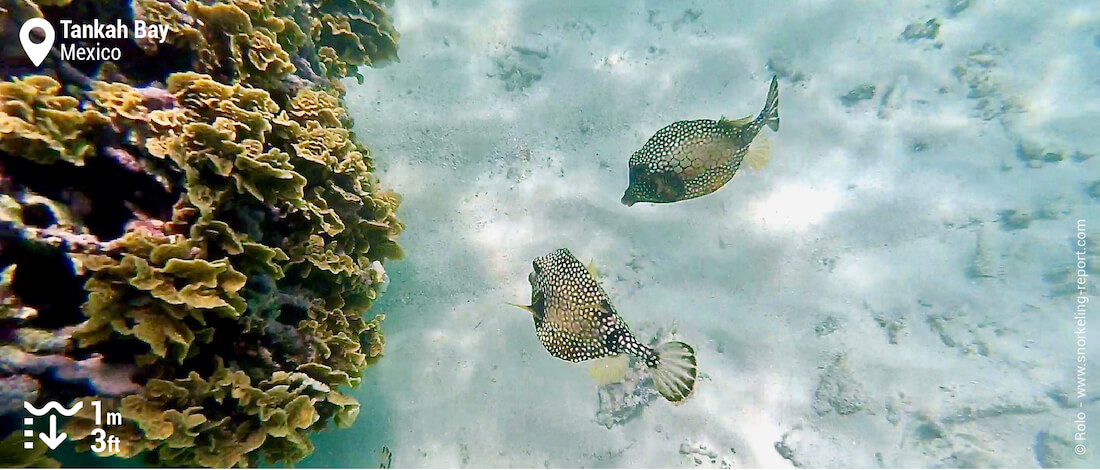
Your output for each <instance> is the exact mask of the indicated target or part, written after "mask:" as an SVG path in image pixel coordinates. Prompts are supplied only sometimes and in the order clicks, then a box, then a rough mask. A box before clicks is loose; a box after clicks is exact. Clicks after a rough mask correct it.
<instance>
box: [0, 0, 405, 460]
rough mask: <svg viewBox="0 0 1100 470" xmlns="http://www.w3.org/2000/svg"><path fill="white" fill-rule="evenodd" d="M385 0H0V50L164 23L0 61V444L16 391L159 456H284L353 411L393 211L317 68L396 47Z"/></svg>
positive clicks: (78, 431) (378, 320)
mask: <svg viewBox="0 0 1100 470" xmlns="http://www.w3.org/2000/svg"><path fill="white" fill-rule="evenodd" d="M390 4H391V2H389V1H385V0H380V1H373V0H229V1H221V0H218V1H215V0H187V1H184V0H132V1H130V2H128V3H127V2H80V4H77V3H76V2H73V3H70V2H68V1H65V0H51V1H46V0H39V1H30V0H2V1H0V36H3V37H0V42H3V43H4V44H13V43H14V44H18V41H17V38H15V37H14V34H15V31H18V30H19V28H18V25H20V24H22V23H23V22H24V21H26V20H28V19H30V18H34V17H44V18H46V19H48V20H50V21H53V22H54V24H57V22H56V20H58V19H60V18H72V19H74V21H76V22H79V21H82V20H85V19H86V20H89V21H90V20H91V19H92V18H97V19H99V20H100V21H105V22H106V21H115V20H119V21H122V22H123V23H127V24H129V23H132V22H133V21H135V20H142V21H145V22H147V23H153V24H166V25H169V28H168V33H167V37H166V38H165V40H164V41H163V42H161V41H158V40H156V39H155V38H132V37H131V38H121V39H114V40H110V41H106V42H105V43H104V44H103V45H102V46H103V47H113V48H117V49H118V50H119V51H120V53H121V55H122V57H123V59H122V60H118V61H114V62H109V61H95V60H90V61H72V62H67V61H63V60H60V57H59V55H58V54H57V50H56V47H57V46H55V51H54V53H53V54H51V56H50V57H47V58H46V60H45V62H44V63H42V64H41V66H39V67H35V66H33V65H32V64H31V63H30V61H29V60H27V61H26V62H25V63H22V62H21V61H17V62H19V63H17V64H15V65H13V66H10V67H9V66H7V65H5V66H3V67H2V68H0V390H3V392H2V393H0V439H3V440H2V441H0V447H3V448H5V449H7V448H13V449H14V448H21V447H22V440H21V438H20V437H21V435H22V433H14V432H13V431H15V430H17V429H21V427H20V426H21V425H22V420H21V418H22V416H23V413H22V402H23V401H28V402H31V403H35V404H37V405H38V406H41V405H42V404H44V403H47V402H49V401H55V400H56V401H59V402H61V403H62V404H66V405H69V404H73V403H76V402H77V401H84V402H85V403H86V404H88V406H84V407H82V409H81V410H80V411H79V412H78V413H77V414H76V415H75V416H74V417H72V418H70V419H69V420H68V422H67V424H66V428H65V429H66V431H67V432H68V433H69V434H70V436H71V438H72V439H76V440H78V444H77V447H78V449H85V450H86V449H88V448H89V447H90V444H91V442H92V431H93V429H95V428H96V427H97V426H96V424H95V423H94V415H93V414H92V413H93V411H92V410H93V409H94V407H93V406H91V405H90V402H92V401H99V402H100V406H101V407H102V408H103V409H108V410H117V411H120V412H121V413H122V417H123V421H122V424H121V425H118V426H115V427H112V428H111V429H110V432H111V433H112V434H113V435H115V436H118V437H119V438H120V439H121V443H120V450H119V452H117V453H115V454H113V455H117V456H121V457H134V456H138V455H139V454H140V455H142V456H143V457H144V458H145V461H146V462H147V463H150V464H155V465H170V466H216V467H227V466H242V467H244V466H257V465H260V464H263V463H265V462H266V463H280V462H282V463H294V462H297V461H299V460H301V459H302V458H304V457H306V456H308V455H309V454H310V453H311V452H312V451H313V447H312V444H311V442H310V437H309V435H310V433H312V432H316V431H319V430H321V429H324V428H325V427H326V426H328V425H329V424H330V423H335V424H336V425H337V426H339V427H346V426H349V425H351V423H352V422H354V421H355V419H356V417H357V416H358V414H359V406H360V405H359V403H358V402H357V401H356V400H355V399H354V398H352V397H351V396H349V395H348V394H347V393H348V390H349V389H350V388H351V387H355V386H356V385H358V384H359V382H360V380H361V378H362V375H363V373H364V370H365V369H366V368H367V367H368V366H369V365H370V364H372V363H373V362H374V361H376V360H377V359H378V358H380V357H381V355H382V353H383V349H384V345H385V339H384V336H383V334H382V329H381V325H382V320H383V319H384V316H383V315H380V314H379V315H374V316H373V317H369V318H368V317H365V316H364V315H365V314H366V312H367V310H368V309H369V308H370V307H371V305H372V303H373V302H374V301H375V300H376V299H377V298H378V296H379V294H381V293H382V292H383V291H384V290H385V287H386V285H387V283H388V277H387V276H386V273H385V269H384V268H383V263H384V262H385V261H386V260H389V259H394V258H398V257H400V256H401V250H400V248H399V247H398V245H397V243H396V238H397V236H398V234H399V233H400V232H401V231H402V229H403V225H402V223H401V222H400V221H399V220H398V219H397V217H396V215H395V211H396V209H397V205H398V204H399V202H400V198H399V197H398V195H397V194H395V193H393V192H392V191H388V190H386V189H384V188H383V187H382V186H381V185H380V183H379V181H378V179H377V178H376V177H375V176H374V167H373V160H372V156H371V154H370V151H369V150H368V149H367V148H366V147H365V146H363V145H362V144H361V143H360V142H359V141H358V140H357V139H356V136H355V135H354V134H353V133H352V132H351V131H350V129H351V127H352V121H351V119H350V118H349V116H348V114H347V111H346V109H345V107H344V103H343V94H344V89H343V87H342V85H341V83H340V81H339V80H340V79H342V78H345V77H349V76H353V77H357V78H360V79H361V78H362V77H361V75H359V73H358V71H357V67H358V66H360V65H368V66H378V65H382V64H385V63H387V62H390V61H394V60H396V59H397V56H396V40H397V33H396V32H395V31H394V30H393V25H392V22H391V21H390V18H389V16H388V15H387V14H386V11H385V8H386V7H388V6H390ZM11 39H16V40H15V42H10V41H8V40H11ZM72 41H76V43H77V44H78V45H80V44H82V43H81V42H80V40H72ZM4 47H7V46H4ZM0 52H3V53H4V54H6V55H10V54H9V52H11V51H10V50H9V49H5V50H3V51H0ZM19 58H20V59H22V58H23V57H22V56H19ZM43 448H44V446H43V445H42V444H41V443H38V444H37V447H36V448H35V449H36V450H35V451H34V452H22V451H20V452H18V455H16V453H11V455H10V456H9V453H8V452H6V451H5V452H4V455H5V457H3V458H0V463H4V464H7V465H6V466H21V465H48V464H50V463H51V460H50V458H49V457H48V453H46V452H45V451H43V450H42V449H43ZM6 459H16V460H13V461H11V462H7V461H5V460H6Z"/></svg>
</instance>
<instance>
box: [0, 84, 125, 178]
mask: <svg viewBox="0 0 1100 470" xmlns="http://www.w3.org/2000/svg"><path fill="white" fill-rule="evenodd" d="M60 91H61V84H59V83H58V82H57V80H54V79H53V78H50V77H47V76H41V75H39V76H30V77H27V78H25V79H19V78H16V79H15V80H13V81H11V82H0V150H2V151H5V152H8V153H10V154H18V155H20V156H22V157H24V158H27V159H30V160H34V161H36V162H39V163H53V162H54V161H57V160H64V161H67V162H70V163H74V164H77V165H82V164H83V163H84V159H85V158H86V157H87V156H88V155H90V154H91V153H93V152H95V148H94V147H93V144H92V139H93V137H92V136H93V135H95V133H96V131H97V128H98V127H99V126H101V125H103V124H105V123H106V120H105V119H104V117H103V115H101V114H99V113H98V112H96V111H90V110H82V109H81V106H80V100H78V99H76V98H74V97H72V96H66V95H60V94H59V92H60Z"/></svg>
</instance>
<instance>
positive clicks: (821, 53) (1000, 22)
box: [302, 0, 1100, 467]
mask: <svg viewBox="0 0 1100 470" xmlns="http://www.w3.org/2000/svg"><path fill="white" fill-rule="evenodd" d="M394 15H395V22H396V23H395V24H396V27H397V29H398V30H399V31H400V32H401V34H402V37H401V62H400V63H398V64H393V65H391V66H389V67H387V68H383V69H380V70H371V71H369V73H367V74H366V80H365V83H363V84H362V85H358V84H355V83H350V82H349V84H348V98H349V107H350V110H351V113H352V115H353V117H354V118H355V119H356V131H357V133H358V134H359V136H360V137H361V138H362V139H363V140H364V141H366V142H367V143H368V144H369V145H370V146H371V147H372V148H373V149H374V154H375V156H376V158H377V160H378V165H379V174H380V177H381V178H382V180H383V181H384V182H385V183H386V184H387V185H390V186H392V187H393V188H395V189H396V190H397V191H398V192H400V193H401V194H402V195H403V197H404V203H403V205H402V207H401V217H402V219H403V220H405V221H407V224H408V230H407V232H406V233H405V234H404V235H403V238H402V245H403V247H404V248H405V251H406V253H407V258H406V259H405V260H403V261H399V262H393V263H390V264H388V265H387V270H388V273H389V276H390V279H391V281H392V284H391V287H390V289H389V291H388V292H387V293H386V295H385V296H384V297H383V299H382V301H381V302H380V303H379V304H378V305H377V306H376V307H375V308H376V309H377V310H378V311H382V312H385V313H386V315H387V321H386V334H387V350H386V357H385V358H384V360H383V361H381V362H380V363H379V364H378V365H377V366H375V367H374V368H372V369H371V370H370V371H369V373H368V374H367V377H366V378H365V380H364V382H363V385H362V387H361V389H359V390H358V391H356V396H357V397H358V398H359V399H360V400H361V402H362V403H363V410H362V413H361V415H360V417H359V421H358V422H357V423H356V424H355V426H354V427H353V428H352V429H350V430H345V431H332V432H328V433H324V434H322V435H320V436H319V437H318V438H317V440H316V444H317V451H316V453H315V454H314V455H313V456H312V457H310V458H309V459H308V460H306V461H304V462H303V463H302V465H304V466H315V465H316V466H360V465H366V466H371V465H374V464H375V462H378V460H379V458H380V457H379V453H380V450H381V449H382V447H383V446H385V447H388V449H390V450H391V451H392V452H393V465H395V466H402V467H403V466H410V467H423V466H429V467H432V466H443V467H458V466H474V467H485V466H488V467H497V466H522V467H541V466H550V467H557V466H570V467H605V466H609V467H617V466H642V467H648V466H668V467H699V466H701V467H741V466H764V467H773V466H774V467H787V466H790V465H801V466H826V467H835V466H840V467H850V466H858V467H872V466H901V467H910V466H921V467H928V466H947V467H973V466H1016V467H1035V466H1041V465H1043V466H1096V465H1100V460H1098V457H1096V455H1097V454H1096V452H1095V450H1092V446H1093V445H1095V444H1094V442H1095V439H1096V438H1095V436H1096V434H1095V431H1094V430H1093V426H1094V425H1093V424H1092V421H1091V420H1093V419H1095V418H1092V417H1093V416H1100V407H1098V405H1097V397H1100V395H1097V393H1096V392H1095V391H1094V390H1093V388H1092V387H1091V386H1090V385H1088V381H1087V377H1088V375H1089V374H1088V372H1087V369H1086V372H1085V373H1084V377H1085V378H1086V381H1085V385H1084V388H1083V389H1081V390H1080V396H1079V389H1078V383H1077V379H1076V377H1077V375H1078V369H1077V366H1078V364H1084V365H1086V366H1087V365H1088V364H1090V362H1088V360H1094V359H1095V358H1096V353H1095V351H1096V348H1095V347H1092V346H1091V345H1088V346H1086V347H1085V348H1084V349H1083V350H1081V351H1078V350H1077V347H1078V344H1077V340H1078V336H1079V335H1077V334H1076V333H1075V331H1076V329H1077V328H1078V325H1077V319H1075V317H1074V314H1075V311H1076V310H1075V309H1076V308H1077V305H1078V294H1079V292H1078V291H1077V290H1076V286H1077V285H1078V284H1076V283H1077V282H1078V279H1082V281H1081V282H1082V283H1083V284H1081V285H1082V286H1083V287H1084V289H1085V290H1084V291H1082V292H1084V293H1086V294H1091V295H1095V287H1096V283H1095V280H1094V279H1095V278H1094V277H1079V276H1078V272H1077V269H1078V268H1077V262H1078V257H1079V256H1078V255H1077V254H1075V252H1076V251H1078V245H1077V243H1078V240H1085V241H1084V243H1085V244H1086V245H1087V247H1088V249H1089V250H1091V247H1092V246H1093V244H1094V243H1095V242H1093V240H1096V239H1098V237H1097V234H1098V233H1100V232H1097V229H1096V227H1097V226H1100V208H1098V205H1097V203H1098V201H1100V194H1098V191H1100V190H1098V189H1097V185H1098V184H1100V183H1097V182H1098V181H1100V167H1098V165H1100V159H1097V158H1095V155H1096V154H1097V152H1098V151H1100V145H1098V144H1100V137H1098V136H1100V134H1098V133H1096V132H1095V130H1094V129H1095V125H1094V122H1095V118H1096V116H1097V115H1098V112H1100V93H1098V92H1100V81H1098V80H1097V78H1096V77H1097V76H1100V74H1098V71H1100V44H1098V42H1097V41H1098V39H1097V38H1098V37H1100V36H1098V35H1100V8H1097V5H1096V4H1093V3H1087V2H1070V1H1067V2H1049V3H1047V4H1044V6H1043V8H1041V9H1036V8H1035V4H1033V3H1030V2H989V1H981V0H977V1H970V2H965V1H951V2H948V1H933V2H909V1H907V2H890V3H889V4H887V3H884V2H883V3H880V2H813V1H798V2H785V3H782V4H776V3H747V2H738V3H728V2H717V1H715V2H706V1H698V2H685V3H679V2H678V3H675V4H669V3H664V2H624V3H611V2H560V3H559V2H554V3H551V2H513V1H497V2H447V1H439V2H431V3H430V2H427V1H423V2H417V1H409V2H400V3H398V4H397V5H396V6H395V8H394ZM772 75H777V76H778V77H779V90H780V105H779V114H780V116H781V118H782V126H781V128H780V130H779V131H778V132H776V133H770V132H769V134H768V138H769V139H770V140H771V161H770V162H769V163H768V165H767V166H766V167H764V168H763V169H761V170H759V171H747V170H742V171H741V172H739V173H738V174H737V176H736V177H734V179H733V180H732V182H730V183H729V184H727V185H726V186H725V187H723V188H721V189H719V190H718V191H716V192H714V193H713V194H710V195H707V196H704V197H701V198H698V199H693V200H690V201H684V202H678V203H674V204H645V203H639V204H636V205H634V206H633V207H626V206H623V205H622V204H620V202H619V199H620V198H621V196H622V194H623V190H624V189H625V187H626V183H627V180H628V173H627V161H628V159H629V157H630V155H631V154H632V153H633V152H634V151H636V150H638V149H639V148H641V146H642V145H643V144H644V143H645V142H646V140H647V139H648V138H649V137H650V136H651V135H653V133H655V132H656V131H657V130H659V129H661V128H662V127H664V126H665V125H668V124H670V123H672V122H675V121H679V120H687V119H718V118H720V117H723V116H724V117H728V118H740V117H742V116H746V115H753V116H755V115H756V113H757V112H759V110H760V106H761V105H762V104H763V100H764V97H765V94H766V93H767V84H768V80H769V79H770V78H771V77H772ZM766 132H768V131H766ZM1079 221H1080V222H1079ZM562 247H565V248H569V249H570V250H571V251H572V252H573V253H574V254H575V255H576V256H577V258H579V259H580V260H581V261H582V262H585V263H587V262H589V261H591V262H592V263H593V265H594V266H595V268H596V270H597V272H598V273H599V276H598V277H599V279H600V282H601V284H602V286H603V288H604V289H605V290H606V291H607V292H608V295H609V297H610V299H611V301H612V303H613V304H614V305H615V307H616V309H617V310H618V312H619V314H620V315H621V316H622V318H623V319H624V320H625V321H626V322H627V323H628V324H629V325H630V327H631V329H632V330H633V331H634V333H635V335H636V336H637V337H638V338H639V339H640V340H641V341H642V342H645V343H648V344H656V343H657V342H659V341H662V340H666V339H677V340H681V341H684V342H687V343H689V344H692V345H693V346H694V348H695V350H696V352H697V355H698V361H699V371H700V378H699V382H698V385H697V389H696V391H695V394H694V395H693V396H692V397H690V398H689V399H688V400H686V401H685V402H684V403H683V404H681V405H678V406H673V405H671V404H670V403H668V402H666V401H664V400H662V399H660V398H659V397H657V396H656V394H655V393H653V391H652V384H651V383H650V382H648V381H645V380H644V377H645V373H646V372H645V370H644V367H640V366H638V367H637V368H636V370H635V371H634V372H631V375H630V376H629V377H631V381H629V382H628V383H627V384H626V385H614V386H608V387H604V388H600V387H598V386H597V384H596V383H595V382H594V381H593V380H592V378H590V377H589V374H588V367H587V366H586V365H584V364H582V365H573V364H570V363H567V362H565V361H562V360H559V359H556V358H554V357H551V356H550V355H549V354H548V353H547V351H546V350H545V349H544V348H543V347H542V346H541V345H540V343H539V342H538V339H537V338H536V336H535V334H534V331H533V325H532V320H531V318H530V314H529V313H526V312H524V311H523V310H519V309H516V308H513V307H511V306H509V305H507V304H506V303H508V302H513V303H523V304H526V303H527V302H528V300H529V299H530V295H531V294H530V285H529V284H528V273H529V272H530V271H531V261H532V260H533V259H534V258H535V257H537V256H542V255H545V254H547V253H549V252H550V251H552V250H554V249H557V248H562ZM1080 258H1081V259H1082V260H1084V262H1085V264H1086V267H1085V268H1084V269H1085V274H1088V275H1090V276H1095V275H1096V270H1095V267H1094V266H1096V265H1097V262H1100V259H1098V258H1097V257H1096V256H1095V255H1093V254H1092V252H1091V251H1088V252H1087V254H1084V255H1081V256H1080ZM1090 305H1095V303H1094V304H1090ZM1088 308H1089V309H1091V308H1092V307H1091V306H1090V307H1088ZM1086 318H1087V315H1086ZM1079 355H1080V356H1081V357H1082V358H1083V359H1082V360H1085V361H1086V362H1083V363H1079V362H1078V360H1079V359H1078V356H1079ZM1078 413H1085V415H1087V416H1088V419H1087V421H1088V423H1087V426H1086V427H1087V430H1086V431H1085V432H1084V434H1083V436H1077V437H1081V440H1075V436H1074V432H1075V426H1077V424H1075V423H1074V419H1075V417H1076V416H1077V414H1078ZM1078 444H1080V445H1084V446H1085V447H1084V449H1085V451H1084V454H1083V455H1082V456H1077V455H1076V454H1075V449H1076V447H1075V446H1077V445H1078Z"/></svg>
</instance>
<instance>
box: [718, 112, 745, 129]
mask: <svg viewBox="0 0 1100 470" xmlns="http://www.w3.org/2000/svg"><path fill="white" fill-rule="evenodd" d="M752 119H753V117H752V115H751V114H750V115H748V116H745V117H743V118H741V119H726V118H724V117H723V118H722V119H721V120H719V121H718V123H719V124H722V125H725V126H733V127H742V126H745V125H747V124H748V123H750V122H752Z"/></svg>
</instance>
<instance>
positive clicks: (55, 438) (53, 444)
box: [38, 415, 69, 449]
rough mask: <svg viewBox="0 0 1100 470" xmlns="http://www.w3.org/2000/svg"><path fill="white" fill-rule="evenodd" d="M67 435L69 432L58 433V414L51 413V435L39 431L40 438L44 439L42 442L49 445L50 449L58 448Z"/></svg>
mask: <svg viewBox="0 0 1100 470" xmlns="http://www.w3.org/2000/svg"><path fill="white" fill-rule="evenodd" d="M67 437H69V435H68V434H65V433H61V434H58V433H57V416H54V415H50V435H49V436H47V435H46V433H44V432H40V433H38V438H39V439H42V442H44V443H45V444H46V445H47V446H49V447H50V449H56V448H57V446H59V445H61V442H62V441H64V440H65V438H67Z"/></svg>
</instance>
